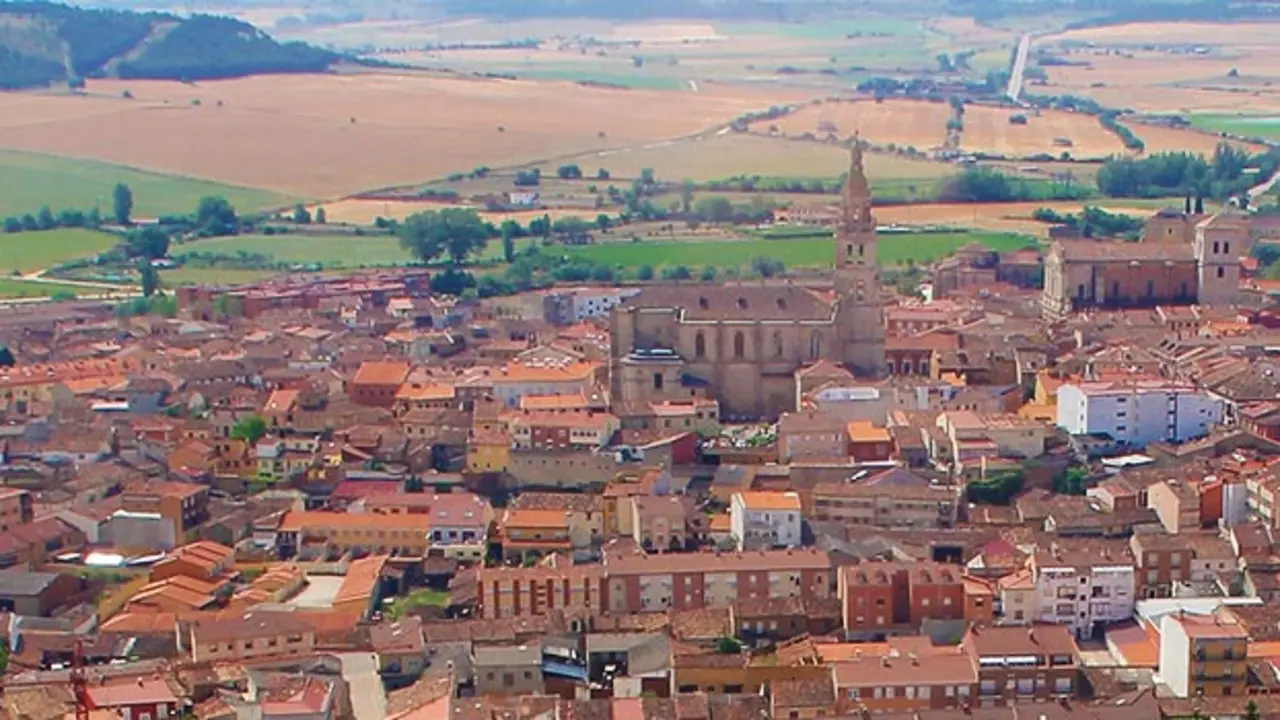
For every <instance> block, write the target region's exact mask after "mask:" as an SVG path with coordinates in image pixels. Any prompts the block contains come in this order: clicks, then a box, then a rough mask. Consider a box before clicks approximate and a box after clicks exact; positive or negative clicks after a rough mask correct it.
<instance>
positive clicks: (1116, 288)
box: [1111, 282, 1120, 297]
mask: <svg viewBox="0 0 1280 720" xmlns="http://www.w3.org/2000/svg"><path fill="white" fill-rule="evenodd" d="M1111 297H1120V283H1118V282H1113V283H1111Z"/></svg>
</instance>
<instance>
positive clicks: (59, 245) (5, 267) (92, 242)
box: [0, 196, 120, 273]
mask: <svg viewBox="0 0 1280 720" xmlns="http://www.w3.org/2000/svg"><path fill="white" fill-rule="evenodd" d="M2 202H4V198H3V196H0V203H2ZM119 241H120V238H118V237H116V236H115V235H111V234H110V233H103V232H97V231H94V230H83V229H81V228H58V229H56V230H42V231H39V232H22V233H14V234H7V233H0V272H5V273H9V272H12V271H14V270H17V271H19V272H24V273H26V272H32V271H35V270H43V269H45V268H47V267H49V266H50V265H57V264H58V263H61V262H66V261H68V260H75V259H77V258H83V257H89V256H91V255H97V254H98V253H100V252H103V251H105V250H109V249H111V248H112V247H114V246H115V244H116V243H118V242H119Z"/></svg>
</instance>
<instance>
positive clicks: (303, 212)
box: [293, 203, 311, 225]
mask: <svg viewBox="0 0 1280 720" xmlns="http://www.w3.org/2000/svg"><path fill="white" fill-rule="evenodd" d="M293 221H294V222H295V223H297V224H299V225H310V224H311V213H310V212H308V211H307V206H306V205H303V204H302V203H297V204H296V205H294V206H293Z"/></svg>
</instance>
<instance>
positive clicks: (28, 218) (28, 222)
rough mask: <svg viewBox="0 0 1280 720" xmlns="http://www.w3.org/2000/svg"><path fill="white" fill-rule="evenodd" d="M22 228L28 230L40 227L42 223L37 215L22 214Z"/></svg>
mask: <svg viewBox="0 0 1280 720" xmlns="http://www.w3.org/2000/svg"><path fill="white" fill-rule="evenodd" d="M22 229H23V230H24V231H26V232H31V231H33V230H39V229H40V223H38V222H36V216H35V215H32V214H31V213H27V214H26V215H23V216H22Z"/></svg>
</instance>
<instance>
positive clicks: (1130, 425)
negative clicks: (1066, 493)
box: [1057, 381, 1223, 447]
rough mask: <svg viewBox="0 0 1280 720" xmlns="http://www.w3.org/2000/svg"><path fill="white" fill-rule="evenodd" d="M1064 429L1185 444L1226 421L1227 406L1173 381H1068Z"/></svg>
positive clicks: (1127, 440) (1130, 441) (1061, 405)
mask: <svg viewBox="0 0 1280 720" xmlns="http://www.w3.org/2000/svg"><path fill="white" fill-rule="evenodd" d="M1057 412H1058V425H1059V426H1060V427H1061V428H1063V429H1064V430H1066V431H1067V432H1069V433H1071V434H1072V435H1096V434H1102V435H1108V436H1110V437H1111V438H1112V439H1113V440H1115V441H1116V442H1118V443H1122V444H1125V445H1130V446H1134V447H1143V446H1145V445H1148V444H1150V443H1153V442H1185V441H1187V440H1193V439H1195V438H1198V437H1203V436H1204V435H1207V434H1209V431H1210V430H1211V429H1212V428H1213V427H1214V426H1215V425H1218V424H1220V423H1221V422H1222V418H1223V404H1222V401H1221V400H1218V399H1217V398H1214V397H1213V396H1211V395H1209V394H1208V393H1206V392H1203V391H1201V390H1197V389H1195V388H1193V387H1190V386H1184V385H1174V384H1171V383H1167V382H1160V381H1150V382H1133V383H1118V382H1113V383H1108V382H1087V383H1067V384H1064V385H1063V386H1062V387H1060V388H1058V407H1057Z"/></svg>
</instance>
